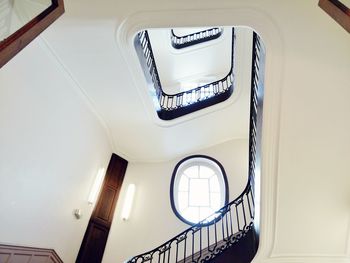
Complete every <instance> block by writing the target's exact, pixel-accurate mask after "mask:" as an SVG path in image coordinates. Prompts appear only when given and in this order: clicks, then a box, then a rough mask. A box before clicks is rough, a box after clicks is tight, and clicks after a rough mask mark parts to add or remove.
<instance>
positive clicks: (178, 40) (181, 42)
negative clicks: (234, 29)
mask: <svg viewBox="0 0 350 263" xmlns="http://www.w3.org/2000/svg"><path fill="white" fill-rule="evenodd" d="M222 32H223V29H222V28H219V27H214V28H210V29H206V30H202V31H199V32H195V33H192V34H188V35H185V36H177V35H176V34H175V32H174V30H173V29H172V30H171V45H172V46H173V47H174V48H176V49H181V48H185V47H189V46H193V45H197V44H200V43H203V42H206V41H210V40H214V39H217V38H219V37H220V36H221V35H222Z"/></svg>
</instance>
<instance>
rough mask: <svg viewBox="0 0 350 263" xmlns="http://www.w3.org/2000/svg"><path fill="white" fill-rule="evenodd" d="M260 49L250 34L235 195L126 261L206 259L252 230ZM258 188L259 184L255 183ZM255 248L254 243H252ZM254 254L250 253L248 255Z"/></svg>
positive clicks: (259, 114)
mask: <svg viewBox="0 0 350 263" xmlns="http://www.w3.org/2000/svg"><path fill="white" fill-rule="evenodd" d="M262 63H264V51H263V49H262V46H261V43H260V38H259V36H258V35H257V34H256V33H254V35H253V55H252V82H251V104H250V129H249V169H248V171H249V177H248V182H247V185H246V187H245V189H244V191H243V192H242V194H241V195H239V196H238V197H237V198H235V199H234V200H233V201H231V202H230V203H229V204H227V205H225V206H224V207H223V208H221V209H220V210H218V211H217V212H216V213H214V214H213V215H211V216H209V217H207V218H206V219H204V220H202V221H201V222H199V223H198V224H196V225H194V226H192V227H190V228H188V229H186V230H185V231H183V232H182V233H180V234H178V235H177V236H175V237H173V238H172V239H170V240H169V241H167V242H165V243H164V244H162V245H160V246H159V247H157V248H155V249H153V250H151V251H149V252H147V253H143V254H140V255H138V256H135V257H133V258H132V259H130V260H128V261H127V263H144V262H149V263H151V262H163V263H175V262H176V263H178V262H181V263H190V262H191V263H199V262H209V261H210V260H211V259H213V258H215V257H216V256H218V255H219V254H221V253H222V252H224V251H225V250H226V249H227V248H229V247H231V246H232V245H233V244H237V243H239V241H240V240H241V239H242V238H243V237H244V236H245V235H247V233H248V232H249V231H251V230H252V231H254V230H255V229H254V218H255V208H256V202H255V200H256V198H255V187H256V183H255V182H256V181H255V177H256V172H257V171H259V170H260V144H261V143H260V142H261V118H262V99H263V98H262V97H263V96H262V95H263V70H262V68H263V67H262ZM257 187H259V185H257ZM252 245H253V247H255V249H254V252H255V253H256V250H257V243H255V244H252ZM252 256H254V255H252Z"/></svg>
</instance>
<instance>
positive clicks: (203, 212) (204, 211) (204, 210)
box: [199, 207, 214, 220]
mask: <svg viewBox="0 0 350 263" xmlns="http://www.w3.org/2000/svg"><path fill="white" fill-rule="evenodd" d="M213 213H214V210H213V209H211V208H210V207H200V208H199V220H203V219H205V218H207V217H208V216H210V215H211V214H213Z"/></svg>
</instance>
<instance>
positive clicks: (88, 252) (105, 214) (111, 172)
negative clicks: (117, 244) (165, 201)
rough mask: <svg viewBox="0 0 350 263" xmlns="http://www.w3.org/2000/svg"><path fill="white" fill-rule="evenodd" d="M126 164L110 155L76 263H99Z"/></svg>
mask: <svg viewBox="0 0 350 263" xmlns="http://www.w3.org/2000/svg"><path fill="white" fill-rule="evenodd" d="M127 165H128V162H127V161H126V160H124V159H123V158H121V157H119V156H117V155H116V154H112V157H111V160H110V162H109V165H108V168H107V172H106V176H105V179H104V181H103V186H102V189H101V192H100V194H99V197H98V200H97V202H96V205H95V208H94V211H93V212H92V215H91V217H90V221H89V224H88V227H87V229H86V232H85V235H84V239H83V241H82V243H81V246H80V250H79V254H78V257H77V260H76V262H77V263H100V262H101V261H102V257H103V253H104V250H105V246H106V243H107V239H108V234H109V230H110V227H111V225H112V221H113V216H114V210H115V207H116V204H117V201H118V196H119V193H120V189H121V187H122V184H123V180H124V176H125V172H126V168H127Z"/></svg>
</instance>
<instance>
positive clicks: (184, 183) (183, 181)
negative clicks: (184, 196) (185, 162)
mask: <svg viewBox="0 0 350 263" xmlns="http://www.w3.org/2000/svg"><path fill="white" fill-rule="evenodd" d="M188 183H189V182H188V177H187V176H186V175H182V176H181V178H180V182H179V191H188Z"/></svg>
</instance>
